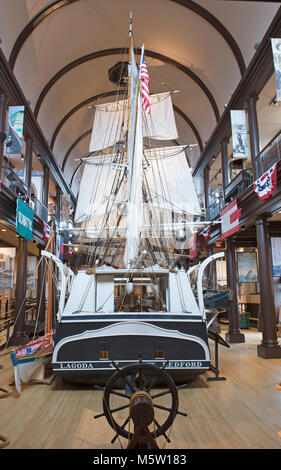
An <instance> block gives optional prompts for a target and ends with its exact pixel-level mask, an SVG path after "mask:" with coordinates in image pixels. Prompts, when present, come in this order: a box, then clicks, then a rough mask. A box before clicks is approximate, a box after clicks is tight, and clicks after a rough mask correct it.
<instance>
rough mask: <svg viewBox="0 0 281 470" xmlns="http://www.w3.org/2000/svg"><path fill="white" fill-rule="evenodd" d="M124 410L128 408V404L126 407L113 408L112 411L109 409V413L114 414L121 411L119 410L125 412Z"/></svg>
mask: <svg viewBox="0 0 281 470" xmlns="http://www.w3.org/2000/svg"><path fill="white" fill-rule="evenodd" d="M126 408H129V403H128V404H127V405H123V406H118V408H113V409H110V410H109V411H110V413H111V414H112V413H116V412H117V411H121V410H125V409H126Z"/></svg>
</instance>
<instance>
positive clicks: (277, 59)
mask: <svg viewBox="0 0 281 470" xmlns="http://www.w3.org/2000/svg"><path fill="white" fill-rule="evenodd" d="M271 48H272V54H273V63H274V71H275V81H276V100H277V101H281V39H280V38H271Z"/></svg>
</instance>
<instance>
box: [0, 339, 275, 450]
mask: <svg viewBox="0 0 281 470" xmlns="http://www.w3.org/2000/svg"><path fill="white" fill-rule="evenodd" d="M243 332H244V333H245V337H246V342H245V343H243V344H232V345H231V347H230V348H229V349H227V348H224V347H222V346H219V369H220V375H221V376H225V377H226V379H227V380H226V381H216V382H210V381H207V376H209V377H212V376H213V373H212V372H211V371H209V372H208V374H204V375H203V376H200V377H198V378H197V379H196V380H195V381H194V382H192V383H190V384H188V386H187V388H186V389H182V390H180V391H179V401H180V407H179V408H180V410H181V411H185V412H186V413H188V417H187V418H185V417H182V416H177V417H176V419H175V421H174V424H173V426H172V428H171V429H170V431H169V432H170V439H171V443H170V444H167V443H165V440H164V439H163V438H159V439H158V445H159V446H160V447H161V448H162V447H163V446H164V445H165V448H166V449H280V448H281V438H280V437H279V435H278V433H279V431H280V430H281V413H280V403H281V392H280V391H279V390H277V389H276V388H275V386H276V384H277V383H280V382H281V367H280V366H281V360H280V359H262V358H260V357H258V356H257V344H259V343H260V341H261V334H260V333H259V332H257V331H256V330H243ZM222 335H223V336H224V334H222ZM210 349H211V352H212V354H214V343H213V342H211V343H210ZM0 364H2V365H3V368H1V369H0V386H1V385H2V386H5V387H8V386H9V383H10V378H11V376H12V367H11V365H10V358H9V356H4V357H2V358H1V359H0ZM102 396H103V392H102V391H100V390H93V389H92V388H91V387H88V388H85V387H78V386H71V385H68V384H65V383H64V382H62V381H61V380H60V379H59V378H58V377H57V378H56V379H55V380H54V382H53V383H52V384H51V385H43V384H36V385H24V386H23V390H22V392H21V394H17V393H16V391H15V390H14V391H13V393H12V395H10V396H9V397H7V398H3V399H0V434H2V435H5V436H7V437H8V438H9V439H10V445H9V446H8V448H9V449H119V448H120V447H123V448H126V445H127V441H126V439H124V438H121V439H120V440H118V439H117V440H116V441H115V443H114V444H111V443H110V441H111V439H112V438H113V436H114V431H113V429H111V427H110V426H109V424H108V423H107V421H106V419H105V418H99V419H94V416H95V415H96V414H98V413H100V412H102ZM118 400H119V397H116V404H117V406H118V403H119V404H120V402H119V401H118ZM121 400H122V399H121ZM163 400H164V398H163ZM163 403H165V402H164V401H163ZM126 413H127V412H126V411H122V412H119V413H118V414H117V413H116V420H118V422H120V423H122V422H124V420H125V419H126V417H127V414H126Z"/></svg>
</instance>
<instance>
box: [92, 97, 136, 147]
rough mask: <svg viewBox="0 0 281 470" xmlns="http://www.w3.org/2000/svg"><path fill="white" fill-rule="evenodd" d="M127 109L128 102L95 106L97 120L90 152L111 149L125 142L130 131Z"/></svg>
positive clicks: (95, 120) (94, 124)
mask: <svg viewBox="0 0 281 470" xmlns="http://www.w3.org/2000/svg"><path fill="white" fill-rule="evenodd" d="M127 107H128V101H127V100H119V101H114V102H113V103H105V104H99V105H96V106H95V119H94V123H93V129H92V135H91V141H90V147H89V152H96V151H99V150H102V149H105V148H107V147H111V146H112V145H114V144H116V143H117V142H120V141H122V140H124V137H125V134H126V132H127V130H128V126H127V121H128V113H127Z"/></svg>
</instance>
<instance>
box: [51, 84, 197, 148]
mask: <svg viewBox="0 0 281 470" xmlns="http://www.w3.org/2000/svg"><path fill="white" fill-rule="evenodd" d="M123 93H124V90H120V91H119V90H116V91H107V92H105V93H99V94H98V95H95V96H92V97H91V98H88V99H87V100H85V101H82V102H81V103H79V104H78V105H77V106H75V107H74V108H73V109H71V110H70V111H69V112H68V113H67V114H66V115H65V116H64V117H63V119H62V120H61V121H60V123H59V124H58V126H57V127H56V129H55V131H54V134H53V136H52V139H51V143H50V147H51V149H53V148H54V145H55V141H56V138H57V136H58V134H59V132H60V130H61V128H62V127H63V125H64V124H65V123H66V122H67V120H68V119H70V118H71V116H73V115H74V114H75V113H76V112H77V111H79V109H81V108H83V107H84V106H87V105H89V104H90V103H93V102H94V101H97V100H98V99H101V98H107V97H110V96H116V95H119V94H123ZM173 108H174V111H175V112H176V113H177V114H179V115H180V116H181V117H182V119H183V120H184V121H185V122H186V124H187V125H188V126H189V127H190V128H191V130H192V132H193V133H194V135H195V137H196V139H197V142H198V145H199V148H200V152H201V151H202V150H203V144H202V139H201V137H200V134H199V132H198V129H197V128H196V126H195V125H194V124H193V122H192V121H191V119H190V118H189V117H188V116H187V115H186V114H185V113H184V112H183V111H182V110H181V109H180V108H178V106H176V105H173Z"/></svg>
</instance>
